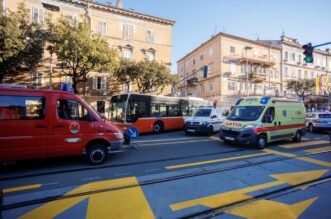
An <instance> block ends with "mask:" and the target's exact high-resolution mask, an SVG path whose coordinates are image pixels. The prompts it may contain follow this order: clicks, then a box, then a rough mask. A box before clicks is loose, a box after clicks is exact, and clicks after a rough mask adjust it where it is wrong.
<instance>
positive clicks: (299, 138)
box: [293, 131, 301, 142]
mask: <svg viewBox="0 0 331 219" xmlns="http://www.w3.org/2000/svg"><path fill="white" fill-rule="evenodd" d="M293 141H295V142H301V132H300V131H297V133H295V136H294V138H293Z"/></svg>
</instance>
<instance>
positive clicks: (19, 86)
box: [0, 84, 28, 88]
mask: <svg viewBox="0 0 331 219" xmlns="http://www.w3.org/2000/svg"><path fill="white" fill-rule="evenodd" d="M0 87H4V88H28V87H27V86H26V85H23V84H0Z"/></svg>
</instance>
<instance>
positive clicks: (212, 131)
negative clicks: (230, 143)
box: [207, 126, 214, 136]
mask: <svg viewBox="0 0 331 219" xmlns="http://www.w3.org/2000/svg"><path fill="white" fill-rule="evenodd" d="M208 129H209V130H208V133H207V134H208V136H212V135H213V134H214V128H213V126H209V128H208Z"/></svg>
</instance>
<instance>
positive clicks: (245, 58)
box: [224, 54, 276, 67]
mask: <svg viewBox="0 0 331 219" xmlns="http://www.w3.org/2000/svg"><path fill="white" fill-rule="evenodd" d="M224 59H225V60H226V61H229V62H231V61H239V62H241V63H245V62H248V63H249V64H255V65H261V66H267V67H270V66H274V65H275V64H276V60H275V58H273V57H268V56H266V55H264V56H257V55H254V54H233V55H229V56H225V57H224Z"/></svg>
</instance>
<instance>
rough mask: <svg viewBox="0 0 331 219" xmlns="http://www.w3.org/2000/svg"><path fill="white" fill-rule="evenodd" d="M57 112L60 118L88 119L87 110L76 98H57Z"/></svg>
mask: <svg viewBox="0 0 331 219" xmlns="http://www.w3.org/2000/svg"><path fill="white" fill-rule="evenodd" d="M57 113H58V117H59V118H60V119H64V120H82V121H88V119H89V116H88V111H87V110H86V109H85V108H84V107H83V106H82V105H81V104H80V103H79V102H78V101H76V100H58V101H57Z"/></svg>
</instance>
